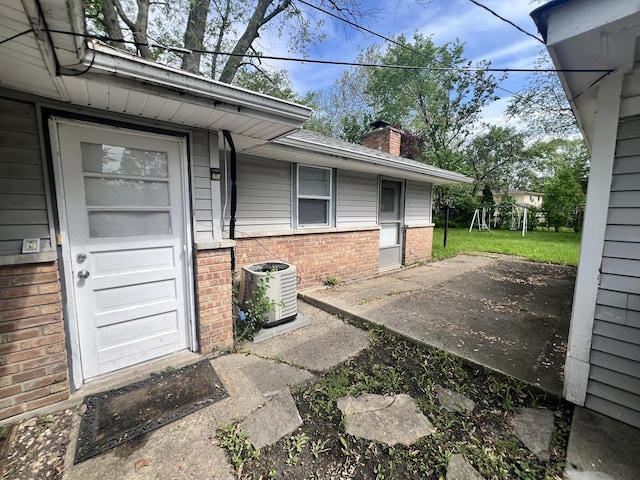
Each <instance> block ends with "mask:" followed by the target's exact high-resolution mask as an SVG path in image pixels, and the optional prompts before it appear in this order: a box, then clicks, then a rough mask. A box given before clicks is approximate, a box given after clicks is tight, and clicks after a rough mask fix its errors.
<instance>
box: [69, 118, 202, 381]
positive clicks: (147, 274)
mask: <svg viewBox="0 0 640 480" xmlns="http://www.w3.org/2000/svg"><path fill="white" fill-rule="evenodd" d="M57 133H58V146H59V149H60V150H59V152H60V155H59V159H60V160H59V164H58V172H57V173H58V178H59V179H60V180H61V182H58V185H57V187H58V199H59V211H60V219H61V229H62V230H63V231H64V229H66V232H65V233H66V238H64V241H63V249H64V252H65V254H66V256H67V257H66V258H67V259H68V261H67V262H65V263H66V269H65V277H66V283H67V291H68V292H69V297H70V300H71V302H69V305H68V308H69V309H70V310H72V315H73V317H74V319H75V324H76V325H77V334H78V339H79V350H80V352H79V356H80V361H81V365H82V377H83V379H84V380H86V379H90V378H93V377H96V376H99V375H103V374H105V373H109V372H112V371H114V370H118V369H121V368H125V367H129V366H132V365H135V364H138V363H141V362H144V361H147V360H151V359H153V358H157V357H160V356H163V355H167V354H170V353H173V352H176V351H178V350H182V349H186V348H188V346H189V338H190V335H189V325H190V322H189V312H190V311H191V309H190V308H188V305H187V304H186V300H187V299H188V298H189V297H188V295H186V290H185V286H186V285H187V282H186V274H187V272H188V267H187V262H186V259H187V258H188V255H187V252H188V250H187V248H188V242H187V241H186V240H187V238H186V236H187V232H186V228H185V218H184V217H185V200H184V194H183V188H184V187H183V186H184V184H185V182H184V172H183V162H184V158H183V151H184V146H183V139H180V138H172V137H167V136H160V135H154V134H149V133H142V132H138V131H134V130H127V129H122V128H110V127H103V126H93V125H91V124H83V123H72V122H59V123H57ZM60 183H61V184H60Z"/></svg>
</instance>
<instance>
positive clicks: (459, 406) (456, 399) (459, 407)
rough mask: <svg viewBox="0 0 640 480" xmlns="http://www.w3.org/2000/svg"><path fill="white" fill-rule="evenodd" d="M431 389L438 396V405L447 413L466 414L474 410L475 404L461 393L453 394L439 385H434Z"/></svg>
mask: <svg viewBox="0 0 640 480" xmlns="http://www.w3.org/2000/svg"><path fill="white" fill-rule="evenodd" d="M433 389H434V390H435V391H436V394H437V395H438V403H439V404H440V405H442V406H443V407H444V409H445V410H448V411H449V412H453V413H468V412H471V411H473V409H474V408H476V403H475V402H474V401H473V400H471V399H470V398H467V397H465V396H464V395H462V394H461V393H458V392H454V391H453V390H449V389H448V388H444V387H443V386H441V385H434V387H433Z"/></svg>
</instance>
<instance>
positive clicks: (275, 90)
mask: <svg viewBox="0 0 640 480" xmlns="http://www.w3.org/2000/svg"><path fill="white" fill-rule="evenodd" d="M250 69H252V70H254V66H253V65H251V66H245V67H243V68H240V69H239V70H238V73H237V74H236V78H235V80H234V82H233V83H234V85H237V86H238V87H242V88H246V89H247V90H251V91H253V92H260V93H264V94H265V95H271V96H272V97H276V98H281V99H283V100H289V101H290V102H298V103H304V101H303V100H302V99H301V98H300V97H299V96H298V94H297V93H296V92H295V91H294V90H293V84H292V83H291V79H290V78H289V75H288V74H287V72H286V70H275V69H268V68H260V69H259V71H260V75H254V74H253V73H252V70H250Z"/></svg>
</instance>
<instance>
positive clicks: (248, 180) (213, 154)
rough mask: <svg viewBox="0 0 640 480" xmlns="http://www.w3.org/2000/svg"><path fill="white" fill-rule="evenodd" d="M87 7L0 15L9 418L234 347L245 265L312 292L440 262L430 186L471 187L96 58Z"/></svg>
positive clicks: (142, 66)
mask: <svg viewBox="0 0 640 480" xmlns="http://www.w3.org/2000/svg"><path fill="white" fill-rule="evenodd" d="M83 5H84V3H83V2H82V0H67V1H66V2H62V1H60V0H39V1H35V0H24V1H23V2H17V1H15V0H0V11H2V16H1V17H0V41H1V42H2V43H0V82H1V83H0V337H1V338H2V343H1V344H0V419H4V418H8V417H12V416H15V415H18V414H21V413H24V412H27V411H30V410H34V409H36V408H38V407H42V406H47V405H51V404H54V403H56V402H58V401H60V400H63V399H66V398H67V397H68V396H69V393H70V391H73V390H75V389H77V388H79V387H80V386H82V385H83V384H84V383H86V382H88V381H91V380H92V379H96V378H100V377H102V376H104V375H105V374H108V373H110V372H113V371H116V370H120V369H123V368H129V367H132V366H135V365H137V364H139V363H141V362H145V361H148V360H150V359H154V358H157V357H160V356H164V355H168V354H172V353H175V352H179V351H184V350H191V351H198V352H202V353H207V352H210V351H211V350H213V349H214V348H223V347H227V346H229V345H231V344H232V343H233V319H232V300H231V295H232V270H234V269H235V271H241V267H242V266H243V265H246V264H249V263H254V262H257V261H263V260H274V259H277V258H280V259H282V260H285V261H288V262H290V263H293V264H295V265H296V266H297V267H298V270H297V271H298V273H299V274H300V276H301V284H302V286H309V285H313V284H319V283H320V282H321V281H322V279H323V278H326V277H336V278H340V279H348V278H354V277H356V276H358V275H363V274H372V273H375V272H377V271H378V270H379V269H384V268H392V267H397V266H400V265H402V264H406V263H411V262H415V261H420V260H426V259H429V258H430V256H431V235H432V229H433V224H432V222H431V188H432V185H433V184H438V183H464V182H468V181H469V180H470V179H468V178H467V177H464V176H462V175H459V174H456V173H453V172H448V171H444V170H440V169H437V168H434V167H431V166H429V165H425V164H421V163H417V162H412V161H409V160H405V159H402V158H400V157H398V156H397V155H394V154H390V153H385V152H383V151H380V150H377V142H378V140H376V136H378V135H380V137H381V138H386V139H387V140H388V142H387V143H388V144H389V147H388V148H390V149H392V148H394V145H395V143H396V141H397V142H399V137H397V134H398V132H397V131H395V130H394V129H391V128H388V127H386V126H384V125H379V128H378V129H377V130H376V131H375V134H374V135H373V136H372V138H373V140H371V139H370V142H373V144H372V146H373V147H375V148H376V149H371V148H366V147H362V146H357V145H351V144H347V143H344V142H340V141H336V140H333V139H329V138H326V137H323V136H319V135H315V134H311V133H309V132H304V131H300V130H299V129H300V128H301V127H302V125H303V123H304V122H305V121H306V119H307V118H308V116H309V113H310V112H309V110H308V109H307V108H306V107H303V106H300V105H296V104H293V103H289V102H286V101H282V100H278V99H274V98H270V97H267V96H264V95H260V94H256V93H253V92H249V91H246V90H243V89H239V88H235V87H232V86H229V85H225V84H221V83H218V82H215V81H211V80H208V79H205V78H202V77H198V76H196V75H191V74H189V73H186V72H183V71H180V70H176V69H172V68H168V67H164V66H161V65H158V64H155V63H153V62H149V61H145V60H142V59H140V58H137V57H134V56H131V55H128V54H126V53H123V52H121V51H118V50H114V49H112V48H109V47H105V46H103V45H101V44H94V43H91V42H87V41H86V40H85V39H84V37H82V36H81V34H82V33H83V32H84V16H83ZM62 32H68V34H65V33H62ZM74 33H75V34H79V35H73V34H74ZM396 153H397V152H396ZM232 215H233V217H232Z"/></svg>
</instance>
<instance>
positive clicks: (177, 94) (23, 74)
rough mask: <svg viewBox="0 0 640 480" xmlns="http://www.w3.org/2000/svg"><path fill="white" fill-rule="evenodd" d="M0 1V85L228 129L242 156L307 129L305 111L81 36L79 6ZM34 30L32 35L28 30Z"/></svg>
mask: <svg viewBox="0 0 640 480" xmlns="http://www.w3.org/2000/svg"><path fill="white" fill-rule="evenodd" d="M39 4H40V6H41V10H40V8H39V6H38V2H37V1H36V0H24V1H23V2H22V3H19V2H17V1H16V0H0V11H2V12H3V15H2V16H1V17H0V41H1V40H4V39H8V38H10V37H12V36H14V35H17V34H20V33H23V32H26V33H24V34H22V35H19V36H17V37H16V38H13V39H11V40H9V41H7V42H5V43H4V44H1V45H0V86H4V87H7V88H10V89H15V90H19V91H23V92H27V93H32V94H36V95H39V96H41V97H45V98H48V99H53V100H57V101H61V102H65V103H69V104H72V105H76V106H83V107H90V108H94V109H98V110H104V111H108V112H115V113H122V114H126V115H130V116H132V117H134V118H138V119H142V118H144V119H149V120H151V121H153V122H157V123H160V122H168V123H172V124H175V125H180V126H183V127H194V128H204V129H210V130H229V131H230V132H231V133H232V134H233V136H234V140H235V143H236V147H237V148H238V150H240V151H242V150H245V149H247V148H250V147H252V146H255V145H259V144H262V143H264V142H266V141H269V140H272V139H274V138H278V137H280V136H282V135H285V134H286V133H289V132H291V131H293V130H296V129H298V128H301V127H302V124H303V123H304V121H305V120H306V119H307V118H308V116H309V113H310V110H309V109H308V108H307V107H303V106H301V105H296V104H294V103H289V102H285V101H282V100H279V99H275V98H271V97H268V96H266V95H261V94H257V93H255V92H250V91H248V90H243V89H240V88H236V87H231V86H229V85H226V84H222V83H219V82H216V81H213V80H209V79H206V78H204V77H199V76H197V75H191V74H189V73H186V72H183V71H181V70H177V69H173V68H169V67H165V66H162V65H159V64H156V63H153V62H148V61H144V60H142V59H140V58H137V57H135V56H132V55H129V54H126V53H124V52H121V51H119V50H116V49H112V48H110V47H107V46H104V45H101V44H99V43H92V42H90V43H88V44H87V43H86V42H85V41H84V39H82V38H81V37H77V36H73V35H66V34H60V33H49V32H47V31H46V30H47V29H48V30H61V31H65V32H74V33H82V32H83V31H84V23H83V22H84V19H83V18H84V17H83V7H82V2H81V1H80V0H67V1H66V2H61V1H59V0H57V1H56V0H39ZM29 30H31V31H29Z"/></svg>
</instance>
